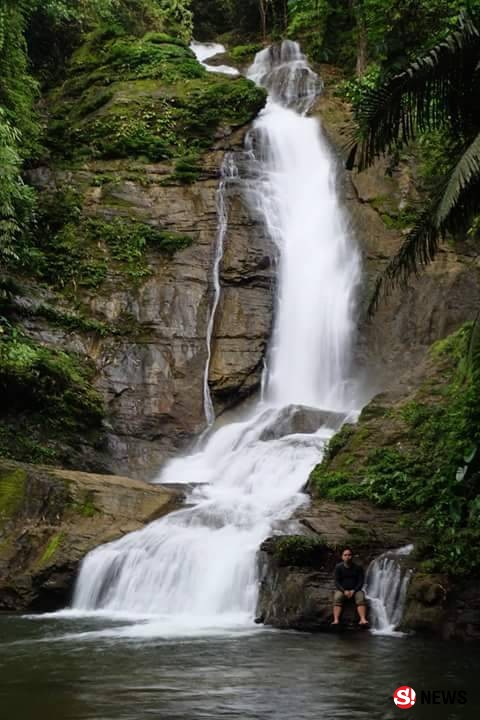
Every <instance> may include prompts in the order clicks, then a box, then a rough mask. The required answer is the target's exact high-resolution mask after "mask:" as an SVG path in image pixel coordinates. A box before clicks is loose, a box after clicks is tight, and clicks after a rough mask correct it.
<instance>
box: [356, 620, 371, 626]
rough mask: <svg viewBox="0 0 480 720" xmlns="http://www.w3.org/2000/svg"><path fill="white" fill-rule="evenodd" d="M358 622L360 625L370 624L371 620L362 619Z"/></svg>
mask: <svg viewBox="0 0 480 720" xmlns="http://www.w3.org/2000/svg"><path fill="white" fill-rule="evenodd" d="M358 624H359V625H368V624H369V622H368V620H360V622H359V623H358Z"/></svg>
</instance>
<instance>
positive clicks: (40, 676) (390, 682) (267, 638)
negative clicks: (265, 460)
mask: <svg viewBox="0 0 480 720" xmlns="http://www.w3.org/2000/svg"><path fill="white" fill-rule="evenodd" d="M137 627H138V626H137ZM131 628H132V625H128V624H127V623H119V622H117V623H116V624H114V623H112V622H109V621H107V620H105V619H103V620H102V619H83V620H82V619H55V620H52V619H49V620H45V619H34V620H28V619H24V618H21V617H18V616H2V617H0V683H1V684H0V718H2V719H8V720H33V719H35V720H74V719H75V720H87V719H88V720H141V719H143V718H162V719H163V718H165V719H170V718H171V719H172V720H173V719H177V718H178V719H179V720H180V719H181V720H204V719H208V720H220V719H222V720H224V719H225V718H242V720H264V719H267V718H275V719H277V718H278V720H303V719H306V720H310V719H312V720H313V719H314V718H315V719H316V720H323V719H325V720H343V719H345V720H346V719H347V718H348V719H349V720H360V719H361V720H367V719H368V720H371V719H376V718H378V719H391V718H392V719H394V718H398V717H400V718H403V717H405V718H408V717H411V718H422V719H423V720H434V718H435V719H436V718H439V719H441V720H447V719H448V720H457V719H459V718H461V719H462V720H477V719H478V718H480V675H479V668H480V658H479V647H478V646H477V647H474V646H462V645H455V644H452V643H440V642H433V641H425V640H422V639H420V638H414V637H409V638H405V637H404V638H389V637H374V636H372V635H370V634H369V633H360V634H351V633H344V634H341V635H330V634H328V635H303V634H296V633H280V632H267V631H262V630H258V631H253V632H252V633H233V632H232V633H230V635H225V636H223V637H219V636H214V635H205V636H203V637H198V638H181V637H176V638H175V637H170V638H163V639H162V637H160V636H158V635H157V636H155V633H153V636H149V629H148V626H146V625H144V626H142V628H143V630H142V632H143V636H141V637H139V636H137V637H135V633H131V635H132V636H128V635H127V636H125V634H124V631H125V630H127V632H129V631H130V630H131ZM122 633H123V634H122ZM399 685H411V686H412V687H413V688H414V689H415V690H416V691H417V693H419V691H420V690H421V689H424V690H425V689H431V690H447V689H450V690H453V689H458V690H466V691H467V694H468V701H467V704H466V705H463V706H462V705H443V704H440V705H429V706H426V705H420V704H419V703H417V705H416V706H415V707H414V708H413V709H412V710H399V709H398V708H396V707H395V706H394V704H393V701H392V693H393V691H394V690H395V688H397V687H398V686H399Z"/></svg>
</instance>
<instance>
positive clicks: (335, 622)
mask: <svg viewBox="0 0 480 720" xmlns="http://www.w3.org/2000/svg"><path fill="white" fill-rule="evenodd" d="M332 625H340V621H339V620H334V621H333V622H332Z"/></svg>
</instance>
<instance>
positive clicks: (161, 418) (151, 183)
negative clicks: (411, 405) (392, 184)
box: [24, 130, 273, 479]
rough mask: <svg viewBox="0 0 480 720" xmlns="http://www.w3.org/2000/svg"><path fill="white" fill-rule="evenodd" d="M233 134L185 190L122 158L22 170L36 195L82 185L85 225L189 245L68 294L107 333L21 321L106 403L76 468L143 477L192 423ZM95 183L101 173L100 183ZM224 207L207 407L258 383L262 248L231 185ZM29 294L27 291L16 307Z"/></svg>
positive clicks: (266, 298) (257, 228)
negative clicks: (71, 358)
mask: <svg viewBox="0 0 480 720" xmlns="http://www.w3.org/2000/svg"><path fill="white" fill-rule="evenodd" d="M243 137H244V130H241V131H238V132H237V133H233V134H232V133H230V135H229V136H228V137H227V138H223V139H222V141H221V143H220V147H219V148H218V149H217V150H215V151H213V152H211V153H209V154H207V155H206V156H205V157H204V158H203V165H202V167H203V170H202V173H201V176H200V177H199V179H198V180H197V181H196V182H195V183H193V184H189V185H183V184H181V183H178V182H175V180H172V176H171V168H170V167H168V166H164V165H161V164H150V165H145V164H136V163H135V162H134V161H128V163H127V164H125V162H118V161H117V162H116V161H109V162H108V161H96V162H91V163H88V164H86V165H85V166H84V167H83V168H82V169H81V170H77V171H67V172H66V171H55V172H53V171H50V170H47V169H40V170H37V171H35V172H34V173H32V178H31V179H32V180H33V181H34V182H35V184H36V185H37V187H39V188H40V189H42V190H44V191H45V190H47V191H52V190H55V189H58V188H62V187H64V186H66V185H68V186H69V187H74V188H82V192H83V193H84V206H83V212H84V213H85V215H86V216H88V217H89V218H93V219H95V220H100V221H104V220H105V221H108V222H110V221H114V222H118V221H122V220H125V222H131V221H132V220H134V221H138V222H141V223H145V224H147V225H150V226H152V227H155V228H159V229H161V230H162V231H166V232H173V233H175V234H176V235H180V236H187V237H189V238H191V241H192V242H191V244H190V246H189V247H187V248H185V249H180V250H178V251H177V252H176V253H175V254H174V255H172V256H170V257H166V256H165V255H162V254H161V253H158V252H155V251H154V250H148V251H147V255H148V257H147V260H148V266H149V270H150V273H149V275H148V277H146V278H142V279H141V280H140V282H138V281H135V280H134V279H132V280H130V279H129V278H125V276H124V275H122V273H121V271H119V269H118V268H116V267H115V266H112V267H110V268H109V270H108V276H107V278H106V280H105V282H104V283H103V284H102V285H101V286H100V287H98V288H96V289H95V290H94V291H89V290H86V289H78V290H77V298H80V303H81V306H82V309H83V312H86V314H87V315H88V316H90V317H93V318H95V319H96V320H98V321H100V322H102V323H104V324H105V325H107V326H109V327H112V328H113V329H114V330H115V332H114V333H112V335H109V334H106V335H105V334H104V335H103V336H100V337H99V336H98V335H92V334H84V333H78V332H74V331H72V330H68V331H65V330H64V329H62V328H59V327H52V325H51V324H50V323H48V322H47V321H46V320H44V319H40V318H34V319H32V318H30V319H28V321H27V322H24V327H25V328H26V331H27V333H28V335H29V336H30V337H31V338H32V339H34V340H35V341H40V342H42V343H44V344H47V345H53V346H55V347H59V348H63V349H66V350H70V351H73V352H77V353H80V354H81V355H85V356H86V357H87V358H89V359H90V360H93V361H94V363H95V366H96V379H95V386H96V387H97V389H98V390H99V391H100V392H101V394H102V396H103V397H104V399H105V404H106V418H107V422H106V433H105V434H106V442H105V443H104V445H103V447H102V448H101V449H99V448H90V447H85V448H84V450H83V455H82V457H83V458H84V460H83V461H81V464H80V466H81V467H84V468H88V469H89V470H93V471H102V472H105V471H107V472H114V473H125V474H130V475H133V476H136V477H141V478H145V479H150V478H152V477H154V476H155V475H156V474H157V473H158V470H159V468H160V467H161V465H162V464H163V462H164V461H165V460H166V459H168V458H169V457H170V456H172V455H173V454H175V453H176V452H177V451H178V450H179V449H181V448H185V447H186V446H187V445H188V443H189V441H190V440H191V439H192V438H193V437H194V436H195V435H196V434H197V433H198V432H200V431H201V430H202V429H203V427H204V424H205V417H204V406H203V376H204V371H205V364H206V359H207V347H206V333H207V322H208V317H209V312H210V307H211V303H212V297H213V277H212V267H213V256H214V248H215V243H216V238H217V230H218V228H217V225H218V218H217V192H218V186H219V179H220V178H219V173H220V166H221V162H222V159H223V156H224V153H225V152H226V151H234V150H235V151H238V150H239V149H241V148H243ZM127 176H128V177H130V178H133V179H126V177H127ZM99 177H100V178H107V181H106V182H102V184H101V186H98V181H97V178H99ZM227 207H228V212H229V226H228V232H227V235H226V238H225V257H224V259H223V262H222V265H221V284H222V293H221V299H220V303H219V307H218V310H217V314H216V322H215V326H214V333H213V337H212V348H211V349H212V356H211V364H210V373H209V383H210V386H211V392H212V398H213V401H214V405H215V408H216V411H217V412H221V411H222V410H224V409H225V408H227V407H232V406H233V405H235V404H236V403H238V402H239V401H240V400H242V399H243V398H245V397H247V396H248V395H250V394H251V393H252V392H254V391H255V390H256V389H257V388H258V387H259V384H260V380H261V373H262V369H263V356H264V352H265V348H266V345H267V342H268V338H269V335H270V328H271V323H272V297H273V288H272V261H271V258H272V254H273V249H272V247H271V245H270V243H269V241H268V240H267V239H266V237H265V234H264V232H263V228H262V227H261V225H260V224H259V223H258V222H257V221H256V220H255V219H254V218H252V216H251V213H250V210H249V208H248V204H247V202H246V199H245V198H244V197H243V193H242V190H241V188H240V189H237V190H235V191H233V192H232V193H230V194H229V195H228V197H227ZM34 292H35V290H34V289H33V288H32V287H29V288H28V291H27V293H28V295H29V300H28V299H27V301H31V297H32V294H34ZM42 293H43V295H44V297H43V299H42V302H47V303H48V304H50V305H54V306H55V305H56V306H57V307H58V304H59V298H58V296H56V295H54V294H53V293H51V292H49V291H45V290H43V291H42ZM45 295H46V296H45ZM60 302H62V300H60ZM60 307H61V306H60ZM78 466H79V465H78V464H77V465H76V467H78Z"/></svg>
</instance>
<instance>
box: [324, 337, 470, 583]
mask: <svg viewBox="0 0 480 720" xmlns="http://www.w3.org/2000/svg"><path fill="white" fill-rule="evenodd" d="M471 327H472V326H471V324H467V325H465V326H464V327H462V328H460V330H458V331H457V332H456V333H454V334H453V335H451V336H450V337H449V338H447V339H446V340H443V341H441V342H440V343H437V344H435V345H434V346H433V347H432V349H431V352H430V356H429V358H428V360H427V362H426V367H425V373H424V377H425V379H424V382H423V383H422V384H421V386H420V387H419V388H418V389H417V390H416V391H415V392H414V393H413V394H412V395H411V396H409V397H408V398H407V399H405V400H402V401H400V402H397V403H394V404H393V405H391V406H390V407H386V406H385V405H384V399H383V398H381V397H380V398H379V400H374V401H373V402H372V403H371V404H370V405H369V406H367V408H366V409H365V410H364V412H363V413H362V415H361V417H360V420H359V424H358V426H356V427H355V428H352V427H347V429H344V430H342V431H341V433H340V435H339V436H337V438H334V439H333V442H332V448H333V450H331V451H327V453H326V456H325V459H324V460H323V462H322V463H321V464H320V465H318V466H317V467H316V468H315V469H314V470H313V472H312V474H311V476H310V487H311V490H312V492H313V494H314V495H315V496H317V497H324V498H329V499H333V500H337V501H338V500H353V499H359V498H365V499H367V500H370V501H372V502H373V503H375V504H378V505H383V506H390V507H394V508H397V509H401V510H402V511H403V512H405V513H406V515H407V516H408V515H409V514H412V522H413V524H414V525H415V528H416V534H417V538H418V542H417V544H418V548H419V552H420V555H421V556H422V557H423V558H424V559H426V558H428V559H429V561H430V562H429V568H430V569H431V570H435V569H437V568H441V569H442V570H445V568H448V569H449V570H450V571H451V572H453V573H456V574H461V573H464V572H471V571H472V570H474V571H475V572H480V561H479V558H478V554H477V553H476V551H475V547H476V546H477V544H478V542H479V541H480V524H479V521H478V508H479V507H480V458H479V457H478V455H479V448H480V416H479V413H480V374H479V369H478V359H477V358H476V357H475V356H473V357H472V353H471V351H470V352H469V344H470V337H471Z"/></svg>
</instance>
